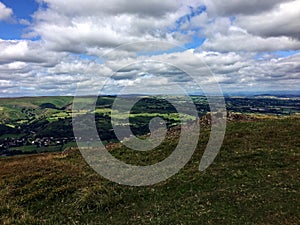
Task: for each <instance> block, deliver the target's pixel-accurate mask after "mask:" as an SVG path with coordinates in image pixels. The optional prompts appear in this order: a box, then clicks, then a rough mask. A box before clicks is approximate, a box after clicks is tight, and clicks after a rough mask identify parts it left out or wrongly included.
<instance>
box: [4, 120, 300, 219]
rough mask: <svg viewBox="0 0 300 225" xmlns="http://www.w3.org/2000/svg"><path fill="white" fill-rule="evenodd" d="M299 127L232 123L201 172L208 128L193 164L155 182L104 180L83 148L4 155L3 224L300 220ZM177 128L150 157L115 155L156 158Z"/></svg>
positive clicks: (298, 123) (128, 154) (144, 159)
mask: <svg viewBox="0 0 300 225" xmlns="http://www.w3.org/2000/svg"><path fill="white" fill-rule="evenodd" d="M299 128H300V118H299V116H298V117H296V116H294V117H284V118H281V119H276V117H265V118H256V119H243V117H241V118H240V119H239V121H233V122H229V123H228V126H227V133H226V137H225V140H224V144H223V147H222V149H221V152H220V153H219V155H218V156H217V158H216V160H215V161H214V163H213V164H212V165H211V166H210V167H209V168H208V169H207V170H206V171H205V172H199V171H198V166H199V162H200V158H201V155H202V152H203V150H204V148H205V146H206V143H207V140H208V136H209V128H203V129H202V132H201V138H200V141H199V146H198V148H197V150H196V152H195V154H194V156H193V158H192V160H191V161H190V162H189V164H188V165H187V166H186V167H184V168H183V169H182V170H181V171H180V172H179V173H178V174H177V175H175V176H173V177H172V178H170V179H169V180H167V181H165V182H162V183H160V184H157V185H154V186H149V187H129V186H121V185H118V184H115V183H113V182H110V181H108V180H106V179H104V178H102V177H101V176H99V175H98V174H97V173H95V172H94V171H93V170H91V169H90V167H89V166H88V165H87V164H86V163H85V161H84V160H83V159H82V157H81V155H80V154H79V152H77V151H76V150H73V151H67V153H65V154H62V153H47V154H38V155H32V156H20V157H6V158H1V159H0V224H299V223H300V216H299V211H300V194H299V190H300V179H299V178H300V177H299V168H300V163H299V158H300V132H299ZM173 131H174V132H173V133H171V134H169V136H168V138H167V140H166V141H165V142H164V144H162V145H161V146H160V147H159V148H158V149H157V151H151V154H135V153H134V152H132V151H128V150H126V149H124V148H119V149H116V148H114V149H113V150H112V154H114V155H115V156H116V157H118V158H120V159H122V160H123V161H127V162H130V161H131V160H133V161H134V162H140V163H141V164H151V163H154V162H157V161H159V160H161V159H162V158H164V157H167V156H168V154H169V153H170V149H171V148H172V147H173V146H175V145H176V140H177V138H176V137H177V135H178V133H177V131H176V129H174V130H173ZM115 147H118V145H116V146H115Z"/></svg>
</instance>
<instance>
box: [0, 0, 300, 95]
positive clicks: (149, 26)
mask: <svg viewBox="0 0 300 225" xmlns="http://www.w3.org/2000/svg"><path fill="white" fill-rule="evenodd" d="M299 21H300V0H295V1H285V0H265V1H256V0H255V1H251V2H247V1H243V0H237V1H231V2H225V1H223V0H215V1H210V0H197V1H196V0H189V1H184V0H178V1H173V0H166V1H159V0H152V1H148V0H140V1H139V4H135V3H134V1H126V0H115V1H112V2H109V1H107V2H103V1H97V0H88V1H86V2H84V3H83V2H82V1H80V0H65V1H58V0H39V1H37V0H36V1H35V0H0V48H1V49H2V51H1V52H0V96H1V97H6V96H24V95H73V94H74V93H75V88H76V86H78V85H80V86H82V87H84V88H85V89H86V93H95V92H97V91H99V87H101V85H102V84H103V83H108V84H109V85H111V86H110V87H109V90H111V91H112V92H113V91H114V90H119V89H120V88H125V87H131V86H133V87H135V88H134V89H135V90H136V91H138V92H143V90H145V88H150V89H151V88H152V89H153V90H164V89H168V88H169V87H172V85H180V86H182V87H184V88H186V89H187V90H188V91H189V92H191V93H193V92H197V91H198V90H199V89H201V87H196V86H195V85H194V84H195V82H192V81H189V79H187V78H186V77H188V75H187V74H185V73H184V71H181V70H180V69H182V68H183V67H184V66H187V65H188V66H189V69H191V71H192V72H195V73H199V77H201V79H202V83H203V84H202V85H204V86H205V85H209V84H210V82H217V83H218V84H219V85H220V87H221V88H222V91H223V92H224V93H229V94H230V93H241V92H245V93H257V92H260V93H274V92H289V93H290V92H293V93H294V92H299V85H300V81H299V80H300V40H299V37H300V33H299V32H300V23H299ZM132 43H136V44H132ZM153 43H156V44H153ZM120 45H123V47H119V46H120ZM124 45H125V46H126V45H127V47H124ZM109 52H110V53H109ZM108 53H109V54H108ZM190 54H193V55H194V56H196V57H198V58H200V59H201V61H202V62H203V63H204V64H206V66H207V67H208V68H209V69H210V71H211V74H210V75H208V74H202V73H203V70H201V68H202V66H203V65H198V64H197V63H196V62H195V61H194V60H193V57H190ZM166 60H168V62H170V63H171V64H172V66H171V65H165V64H164V63H162V62H165V61H166ZM150 61H153V62H152V65H150V64H151V63H150V64H149V62H150ZM143 62H144V63H143ZM159 62H161V63H159ZM120 66H125V67H126V68H129V69H126V70H124V71H123V70H121V71H118V69H120ZM174 68H176V69H174ZM145 74H150V76H144V75H145ZM209 76H211V77H209ZM150 78H151V79H152V80H151V79H150ZM114 87H115V88H114Z"/></svg>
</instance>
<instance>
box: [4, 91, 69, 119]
mask: <svg viewBox="0 0 300 225" xmlns="http://www.w3.org/2000/svg"><path fill="white" fill-rule="evenodd" d="M72 100H73V97H64V96H61V97H57V96H54V97H22V98H0V120H1V121H5V120H8V121H10V120H17V119H24V118H25V115H26V114H24V113H22V112H21V109H23V108H27V109H34V110H36V111H35V112H36V113H37V114H45V115H47V114H49V112H48V111H51V110H50V109H47V110H42V109H40V108H39V106H40V105H41V104H43V103H51V104H53V105H55V106H56V107H57V108H61V107H63V106H66V105H68V104H70V103H71V102H72ZM50 114H51V113H50Z"/></svg>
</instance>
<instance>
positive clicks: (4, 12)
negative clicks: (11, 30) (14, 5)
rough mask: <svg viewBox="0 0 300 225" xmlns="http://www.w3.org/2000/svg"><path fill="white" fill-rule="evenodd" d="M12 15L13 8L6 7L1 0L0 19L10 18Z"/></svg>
mask: <svg viewBox="0 0 300 225" xmlns="http://www.w3.org/2000/svg"><path fill="white" fill-rule="evenodd" d="M12 15H13V11H12V9H11V8H8V7H6V6H5V5H4V4H3V3H2V2H0V21H2V20H8V19H10V18H11V16H12Z"/></svg>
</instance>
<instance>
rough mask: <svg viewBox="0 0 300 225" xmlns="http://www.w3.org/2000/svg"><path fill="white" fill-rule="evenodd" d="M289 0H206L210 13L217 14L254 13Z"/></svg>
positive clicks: (267, 9)
mask: <svg viewBox="0 0 300 225" xmlns="http://www.w3.org/2000/svg"><path fill="white" fill-rule="evenodd" d="M287 1H289V0H264V1H261V0H252V1H244V0H231V1H223V0H214V1H210V0H204V3H205V5H207V8H208V11H209V13H211V14H212V15H217V16H235V15H252V14H258V13H262V12H265V11H269V10H272V9H274V8H276V7H277V5H278V4H280V3H284V2H287Z"/></svg>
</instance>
